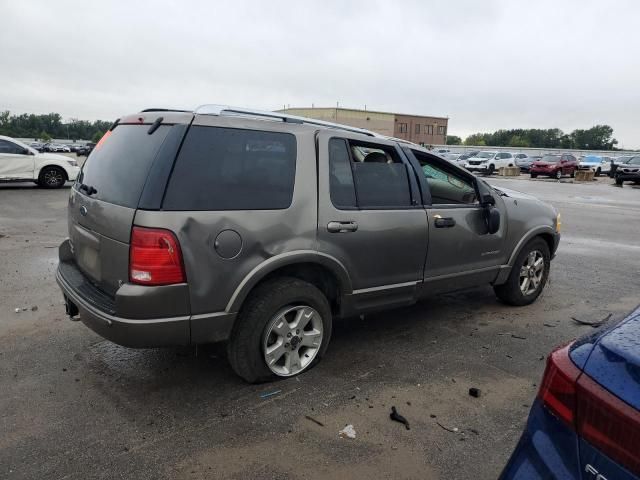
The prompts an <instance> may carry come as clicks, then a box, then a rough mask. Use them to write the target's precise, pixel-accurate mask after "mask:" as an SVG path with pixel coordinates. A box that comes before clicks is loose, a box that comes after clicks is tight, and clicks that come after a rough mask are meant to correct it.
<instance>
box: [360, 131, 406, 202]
mask: <svg viewBox="0 0 640 480" xmlns="http://www.w3.org/2000/svg"><path fill="white" fill-rule="evenodd" d="M349 146H350V150H351V161H352V168H353V175H354V180H355V185H356V193H357V197H358V206H359V207H360V208H384V207H387V208H389V207H408V206H410V205H411V191H410V188H409V177H408V174H407V167H406V166H405V164H404V163H402V161H401V160H400V157H399V156H398V153H397V152H396V150H395V148H393V147H389V146H386V145H378V144H371V143H361V142H354V141H350V142H349Z"/></svg>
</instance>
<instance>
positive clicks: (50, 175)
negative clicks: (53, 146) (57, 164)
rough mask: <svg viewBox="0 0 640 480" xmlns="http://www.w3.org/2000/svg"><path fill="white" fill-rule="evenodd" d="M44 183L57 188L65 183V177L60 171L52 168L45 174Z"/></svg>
mask: <svg viewBox="0 0 640 480" xmlns="http://www.w3.org/2000/svg"><path fill="white" fill-rule="evenodd" d="M44 182H45V183H46V184H47V185H49V186H50V187H56V186H58V185H60V184H61V183H63V182H64V177H63V176H62V173H61V172H60V171H58V170H56V169H53V168H52V169H50V170H47V171H46V172H44Z"/></svg>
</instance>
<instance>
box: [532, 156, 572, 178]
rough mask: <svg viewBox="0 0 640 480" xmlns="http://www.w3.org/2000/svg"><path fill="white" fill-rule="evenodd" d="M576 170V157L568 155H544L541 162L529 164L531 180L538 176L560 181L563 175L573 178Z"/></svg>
mask: <svg viewBox="0 0 640 480" xmlns="http://www.w3.org/2000/svg"><path fill="white" fill-rule="evenodd" d="M577 169H578V160H576V157H574V156H573V155H571V154H569V153H563V154H562V155H560V154H555V155H545V156H544V157H542V159H541V160H538V161H537V162H533V164H531V169H530V170H529V172H530V173H531V178H536V177H537V176H538V175H543V176H545V177H554V178H557V179H558V180H560V178H562V176H563V175H571V176H572V177H573V176H574V174H575V172H576V170H577Z"/></svg>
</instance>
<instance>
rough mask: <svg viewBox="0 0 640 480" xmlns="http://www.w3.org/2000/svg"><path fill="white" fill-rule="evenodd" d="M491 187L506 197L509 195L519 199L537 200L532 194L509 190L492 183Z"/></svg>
mask: <svg viewBox="0 0 640 480" xmlns="http://www.w3.org/2000/svg"><path fill="white" fill-rule="evenodd" d="M491 188H493V189H494V190H495V191H496V192H498V193H501V194H503V195H506V196H507V197H510V198H516V199H520V200H538V201H539V199H538V198H536V197H534V196H533V195H529V194H528V193H523V192H519V191H517V190H511V189H510V188H503V187H494V186H493V185H491Z"/></svg>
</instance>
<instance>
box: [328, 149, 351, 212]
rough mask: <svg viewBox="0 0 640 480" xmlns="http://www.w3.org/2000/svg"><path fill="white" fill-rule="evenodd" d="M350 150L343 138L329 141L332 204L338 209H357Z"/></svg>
mask: <svg viewBox="0 0 640 480" xmlns="http://www.w3.org/2000/svg"><path fill="white" fill-rule="evenodd" d="M350 162H351V160H350V158H349V149H348V146H347V142H346V141H345V140H343V139H341V138H332V139H331V140H329V187H330V193H331V202H332V203H333V204H334V205H335V206H336V207H338V208H354V207H356V191H355V188H354V186H353V174H352V172H351V165H350Z"/></svg>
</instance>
